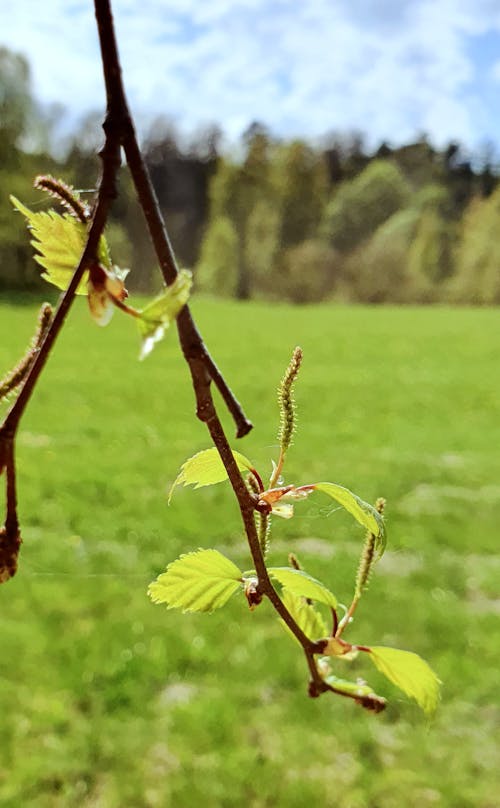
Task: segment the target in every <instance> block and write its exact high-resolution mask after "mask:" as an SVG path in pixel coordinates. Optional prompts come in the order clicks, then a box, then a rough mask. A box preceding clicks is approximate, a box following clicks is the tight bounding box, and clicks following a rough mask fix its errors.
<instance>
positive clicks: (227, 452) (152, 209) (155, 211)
mask: <svg viewBox="0 0 500 808" xmlns="http://www.w3.org/2000/svg"><path fill="white" fill-rule="evenodd" d="M95 13H96V18H97V25H98V31H99V41H100V46H101V54H102V62H103V70H104V79H105V85H106V93H107V97H108V107H109V108H111V109H113V111H114V120H115V121H116V123H117V125H119V126H120V129H121V143H122V145H123V148H124V151H125V156H126V159H127V164H128V166H129V169H130V173H131V176H132V179H133V182H134V185H135V189H136V192H137V196H138V199H139V203H140V205H141V207H142V210H143V212H144V216H145V218H146V223H147V226H148V229H149V233H150V236H151V240H152V243H153V246H154V248H155V252H156V255H157V257H158V261H159V264H160V268H161V271H162V274H163V277H164V280H165V282H166V283H167V284H171V283H172V282H173V281H174V280H175V278H176V276H177V273H178V267H177V263H176V260H175V256H174V252H173V249H172V246H171V244H170V240H169V237H168V233H167V229H166V227H165V223H164V221H163V217H162V214H161V211H160V207H159V204H158V200H157V198H156V194H155V192H154V189H153V186H152V183H151V180H150V177H149V174H148V171H147V168H146V165H145V162H144V159H143V157H142V154H141V152H140V149H139V145H138V142H137V137H136V133H135V129H134V125H133V121H132V118H131V115H130V112H129V108H128V104H127V100H126V96H125V90H124V86H123V82H122V78H121V67H120V61H119V56H118V47H117V43H116V37H115V31H114V24H113V17H112V12H111V6H110V2H109V0H95ZM177 329H178V333H179V339H180V344H181V348H182V351H183V354H184V357H185V359H186V362H187V363H188V365H189V369H190V372H191V379H192V383H193V389H194V393H195V397H196V413H197V416H198V418H199V419H200V420H201V421H204V422H205V423H206V425H207V428H208V430H209V432H210V435H211V438H212V441H213V443H214V445H215V446H216V448H217V450H218V452H219V455H220V457H221V460H222V462H223V463H224V466H225V468H226V471H227V474H228V477H229V480H230V482H231V485H232V487H233V490H234V493H235V495H236V498H237V501H238V505H239V509H240V513H241V518H242V521H243V525H244V528H245V533H246V536H247V540H248V544H249V548H250V552H251V554H252V558H253V561H254V564H255V570H256V573H257V576H258V580H259V590H260V592H261V593H262V594H263V595H265V596H266V597H267V598H268V599H269V600H270V601H271V603H272V605H273V607H274V609H275V610H276V611H277V613H278V614H279V615H280V617H281V618H282V619H283V621H284V622H285V623H286V625H287V626H288V627H289V628H290V630H291V631H292V632H293V634H294V635H295V637H296V638H297V639H298V641H299V642H300V644H301V645H302V648H303V650H304V653H305V656H306V660H307V663H308V666H309V670H310V673H311V687H310V692H311V695H319V693H321V692H323V690H325V689H326V688H325V687H324V686H323V684H324V683H323V680H322V679H321V677H320V675H319V673H318V670H317V667H316V663H315V661H314V654H315V653H320V652H321V650H322V648H323V645H324V643H321V642H320V643H313V642H312V641H311V640H310V639H309V638H308V637H307V636H306V635H305V634H304V632H303V631H302V629H301V628H300V627H299V626H298V625H297V623H296V621H295V620H294V619H293V617H292V615H291V614H290V613H289V611H288V610H287V609H286V607H285V605H284V604H283V602H282V601H281V599H280V597H279V596H278V593H277V592H276V590H275V589H274V586H273V584H272V582H271V580H270V578H269V575H268V572H267V568H266V564H265V560H264V557H263V554H262V550H261V547H260V543H259V538H258V534H257V530H256V526H255V516H254V514H255V510H256V502H255V500H254V499H253V498H252V496H251V494H250V493H249V491H248V490H247V488H246V486H245V483H244V481H243V479H242V477H241V475H240V472H239V470H238V466H237V464H236V462H235V460H234V457H233V453H232V451H231V448H230V446H229V443H228V440H227V438H226V435H225V433H224V430H223V427H222V424H221V421H220V419H219V416H218V415H217V411H216V408H215V404H214V401H213V397H212V392H211V382H212V381H213V382H214V384H215V385H216V387H217V388H218V389H219V391H220V393H221V395H222V397H223V399H224V402H225V403H226V405H227V407H228V409H229V411H230V413H231V415H232V416H233V418H234V421H235V423H236V426H237V436H238V437H241V436H243V435H245V434H247V432H249V431H250V429H251V428H252V425H251V423H250V422H249V421H248V420H247V419H246V417H245V416H244V414H243V411H242V409H241V407H240V405H239V403H238V401H237V400H236V399H235V397H234V395H233V393H232V392H231V390H230V388H229V387H228V385H227V384H226V382H225V380H224V379H223V377H222V375H221V374H220V372H219V370H218V368H217V367H216V365H215V363H214V361H213V359H212V358H211V356H210V354H209V353H208V350H207V348H206V346H205V344H204V342H203V340H202V338H201V335H200V333H199V331H198V329H197V328H196V325H195V323H194V320H193V318H192V316H191V312H190V310H189V307H188V306H185V307H184V308H183V309H182V311H181V312H180V314H179V316H178V317H177Z"/></svg>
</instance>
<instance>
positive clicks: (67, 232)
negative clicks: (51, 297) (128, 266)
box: [10, 196, 112, 295]
mask: <svg viewBox="0 0 500 808" xmlns="http://www.w3.org/2000/svg"><path fill="white" fill-rule="evenodd" d="M10 200H11V202H12V204H13V205H14V207H15V208H17V210H18V211H20V213H22V214H23V216H25V217H26V219H27V221H28V228H29V229H30V230H31V233H32V235H33V239H32V241H31V244H32V245H33V247H34V248H35V249H36V250H38V252H39V255H35V261H37V263H39V264H40V266H42V267H43V268H44V270H45V272H43V273H42V278H44V280H46V281H48V282H49V283H52V284H53V285H54V286H57V288H58V289H63V290H64V289H67V288H68V286H69V282H70V280H71V278H72V276H73V273H74V271H75V269H76V267H77V266H78V264H79V262H80V258H81V256H82V252H83V249H84V247H85V242H86V240H87V225H86V224H84V223H83V222H80V221H78V219H75V217H74V216H71V215H70V214H68V213H65V214H64V215H62V216H61V215H60V214H59V213H56V212H55V211H54V210H49V211H41V212H39V213H34V212H33V211H31V210H29V208H27V207H26V206H25V205H23V204H22V203H21V202H19V200H18V199H16V198H15V197H14V196H11V197H10ZM97 258H98V260H99V261H100V263H101V264H102V265H103V266H104V267H106V268H107V269H111V268H112V267H111V259H110V256H109V250H108V246H107V243H106V239H105V238H104V236H101V240H100V242H99V249H98V256H97ZM87 281H88V272H85V273H84V275H83V277H82V280H81V281H80V283H79V285H78V289H77V294H78V295H85V294H87Z"/></svg>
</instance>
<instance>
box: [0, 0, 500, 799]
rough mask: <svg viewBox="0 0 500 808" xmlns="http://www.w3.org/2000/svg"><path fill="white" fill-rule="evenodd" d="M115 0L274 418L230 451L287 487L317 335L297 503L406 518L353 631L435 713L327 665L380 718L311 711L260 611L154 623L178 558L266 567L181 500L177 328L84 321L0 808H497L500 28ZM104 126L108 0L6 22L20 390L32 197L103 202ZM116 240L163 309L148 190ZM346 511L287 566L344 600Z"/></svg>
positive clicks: (54, 437) (30, 519) (27, 323)
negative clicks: (143, 345)
mask: <svg viewBox="0 0 500 808" xmlns="http://www.w3.org/2000/svg"><path fill="white" fill-rule="evenodd" d="M114 9H115V16H116V26H117V32H118V38H119V43H120V48H121V53H122V60H123V68H124V78H125V84H126V87H127V90H128V93H129V97H130V103H131V107H132V111H133V113H134V115H135V117H136V123H137V127H138V130H139V134H140V138H141V142H142V146H143V150H144V154H145V157H146V160H147V164H148V167H149V170H150V172H151V176H152V179H153V182H154V185H155V187H156V191H157V194H158V197H159V200H160V204H161V207H162V210H163V212H164V214H165V217H166V221H167V224H168V229H169V232H170V235H171V238H172V241H173V245H174V248H175V251H176V253H177V255H178V258H179V261H180V263H181V264H182V265H183V266H186V267H189V268H191V269H192V270H193V271H194V273H195V294H194V295H193V300H192V309H193V313H194V315H195V318H196V321H197V323H198V324H199V326H200V328H201V331H202V333H203V335H204V337H205V339H206V341H207V344H208V346H209V348H210V350H211V352H212V353H213V355H214V357H215V359H216V361H217V363H218V365H219V366H220V367H221V370H222V371H223V373H224V374H225V376H226V377H227V379H228V381H229V383H230V385H231V386H232V387H233V389H234V390H235V393H236V395H237V396H238V398H239V399H240V400H241V402H242V404H243V406H244V409H245V411H246V413H247V415H248V416H249V417H250V418H251V419H252V420H253V421H254V423H255V428H254V430H253V431H252V432H251V433H250V434H249V435H248V436H247V437H245V439H244V440H243V441H238V442H236V441H235V440H233V444H232V445H233V446H234V447H235V448H237V449H238V450H240V451H241V452H243V453H244V454H245V455H246V456H248V457H249V458H251V459H252V460H253V462H254V463H255V465H256V468H257V469H258V470H259V471H260V473H261V476H263V477H266V475H268V474H270V473H271V459H272V458H274V459H276V456H277V451H278V449H277V437H276V433H277V426H278V424H277V421H278V407H277V402H276V386H277V384H278V381H279V379H280V377H281V376H282V374H283V371H284V369H285V367H286V365H287V363H288V361H289V357H290V354H291V352H292V350H293V348H294V346H295V345H301V347H302V348H303V350H304V364H303V367H302V369H301V372H300V376H299V379H298V383H297V394H296V397H297V404H298V418H299V428H298V432H297V435H296V439H295V442H294V445H293V446H292V448H291V450H290V452H289V454H288V457H287V466H286V468H285V481H286V483H295V484H299V483H308V482H314V481H316V480H331V481H334V482H338V483H341V484H343V485H345V486H347V487H348V488H350V489H351V490H353V491H355V492H356V493H357V494H358V495H359V496H361V497H362V498H363V499H365V500H367V501H369V502H374V501H375V499H376V498H377V497H378V496H381V495H383V496H385V497H386V498H387V511H386V513H387V526H388V549H387V551H386V553H385V555H384V557H383V559H382V560H381V561H380V562H379V563H378V564H377V566H376V568H375V570H374V575H373V578H372V581H371V583H370V588H369V591H368V592H367V593H366V595H365V596H364V599H363V601H362V602H361V604H360V607H359V609H358V611H357V613H356V620H355V623H354V624H353V626H352V628H350V629H349V633H348V634H347V636H346V639H348V640H351V641H353V642H359V643H364V644H373V645H377V644H380V645H387V646H394V647H399V648H403V649H407V650H411V651H415V652H417V653H419V654H420V655H421V656H423V657H424V658H425V659H427V660H428V662H429V663H430V664H431V666H432V667H433V668H434V669H435V670H436V672H437V673H438V675H439V676H440V678H441V679H442V681H443V691H442V702H441V704H440V706H439V708H438V710H437V713H436V715H435V716H434V717H433V718H432V719H430V718H427V717H425V716H423V715H422V714H421V712H420V711H419V709H418V708H417V707H416V705H415V704H414V703H412V702H411V701H410V700H409V699H408V698H406V696H405V695H404V694H403V693H402V692H401V691H399V690H397V689H396V688H395V687H394V686H393V685H391V684H390V683H389V682H388V681H386V680H384V679H383V678H382V676H381V675H379V673H378V672H377V671H375V670H374V669H372V668H367V665H366V664H363V660H359V659H358V660H355V661H354V662H353V663H346V662H344V661H342V660H340V661H339V662H338V664H337V667H336V673H337V674H338V675H339V676H341V677H346V678H350V679H352V680H356V679H357V678H362V679H365V678H366V679H367V680H368V682H369V683H370V684H371V685H372V686H373V687H374V688H376V690H377V692H379V693H380V694H381V695H383V696H385V697H387V699H388V706H387V709H386V711H385V712H384V713H382V714H380V715H378V716H375V715H372V714H369V713H367V712H366V711H363V710H361V709H360V708H359V707H358V706H357V705H354V704H351V703H350V702H349V703H346V702H347V700H343V699H340V698H333V697H332V698H329V697H328V696H323V697H321V698H320V699H316V700H312V699H308V698H307V670H306V667H305V663H304V660H303V657H302V655H301V653H300V651H299V649H298V648H297V647H296V646H295V644H294V643H293V642H292V641H291V640H290V638H289V637H288V636H287V635H286V634H285V632H284V631H283V630H282V627H281V626H280V625H279V622H278V621H277V620H276V619H275V617H274V614H273V613H272V611H271V609H270V608H268V605H267V604H266V603H264V604H262V606H260V607H259V608H258V609H256V610H255V611H254V612H252V613H249V611H248V608H247V606H246V603H245V602H244V599H243V598H242V597H240V598H238V596H235V597H234V598H232V599H231V601H230V602H229V603H228V604H227V605H226V606H225V608H224V609H222V610H220V611H219V612H216V613H215V614H213V615H211V616H208V615H197V614H194V615H181V614H178V613H177V612H175V611H167V610H166V609H165V608H164V607H159V606H154V605H153V604H152V603H151V602H150V600H149V599H148V597H147V595H146V591H147V586H148V584H149V582H150V581H151V580H153V579H154V578H155V577H156V576H157V575H158V574H159V573H160V572H162V571H163V570H164V569H165V567H166V565H167V564H168V563H169V562H170V561H172V560H173V559H174V558H175V557H176V556H178V555H179V554H180V553H185V552H188V551H190V550H194V549H196V548H198V547H215V548H217V549H218V550H220V551H221V552H223V553H225V554H226V555H227V556H228V557H229V558H231V559H232V560H233V561H234V562H235V563H236V564H238V565H239V566H240V568H241V569H248V568H249V567H250V566H251V563H252V562H251V559H250V558H249V554H248V548H247V546H246V542H245V541H244V538H243V536H242V530H241V522H240V519H239V514H238V511H237V508H236V506H235V502H234V499H233V497H232V496H231V492H230V490H229V488H228V487H227V486H225V485H224V484H221V485H217V486H213V487H211V488H206V489H201V490H200V491H192V490H190V489H186V490H179V491H177V492H176V495H175V496H174V498H173V500H172V504H171V506H170V508H168V509H167V504H166V500H167V491H168V489H169V487H170V485H171V483H172V481H173V480H174V479H175V478H176V476H177V473H178V470H179V467H180V465H181V463H183V462H184V460H185V459H186V458H188V457H190V456H191V455H193V454H194V453H195V452H197V451H199V450H201V449H204V448H207V447H208V445H209V441H208V439H207V435H206V430H205V428H204V426H203V425H202V424H201V423H200V422H198V421H197V420H196V418H195V414H194V401H193V393H192V389H191V386H190V381H189V378H188V372H187V369H186V367H185V363H184V362H183V359H182V357H181V356H180V352H179V349H178V345H177V342H176V338H175V333H172V334H169V335H168V338H167V339H166V340H165V341H164V342H163V343H161V344H160V345H158V346H157V347H156V348H155V351H154V352H153V354H152V355H151V356H150V357H148V358H147V360H146V361H145V362H143V363H139V362H137V361H136V357H137V354H138V351H139V340H138V336H137V334H136V333H135V330H134V329H135V327H134V325H133V323H132V322H131V318H126V317H123V316H121V313H120V312H116V313H115V316H114V318H113V320H112V322H111V323H110V325H109V327H108V328H106V329H100V328H97V327H96V326H95V324H94V323H93V322H92V321H91V319H90V317H89V314H88V310H87V308H88V307H87V303H86V301H85V300H84V299H79V300H77V301H75V304H74V306H73V309H72V311H71V315H70V316H69V317H68V320H67V323H66V325H65V328H64V332H63V333H62V334H61V337H60V339H59V340H58V342H57V344H56V346H55V349H54V351H53V353H52V355H51V357H50V361H49V362H48V363H47V366H46V368H45V370H44V373H43V378H42V379H41V380H40V383H39V386H38V387H37V390H36V392H35V395H34V397H33V400H32V402H31V403H30V406H29V408H28V410H27V412H26V414H25V416H24V417H23V421H22V424H21V429H20V432H19V435H18V438H17V463H18V489H19V491H18V493H19V510H20V519H21V524H22V534H23V539H24V543H23V546H22V549H21V556H20V566H19V570H18V573H17V575H16V576H15V578H14V579H12V581H9V582H8V583H7V584H5V585H2V586H1V587H0V632H1V635H0V636H1V645H0V714H1V715H2V720H1V721H0V806H1V808H68V807H69V808H124V807H125V806H126V807H127V808H191V807H192V806H193V804H197V803H199V804H201V805H203V806H206V808H233V806H235V805H249V806H251V807H252V808H306V807H307V806H310V805H322V806H327V808H330V806H331V807H332V808H400V807H401V805H406V806H408V808H442V806H444V808H497V806H498V771H499V770H500V755H499V748H498V744H497V743H496V738H497V733H498V726H499V723H500V711H499V706H498V640H499V630H498V614H499V609H500V604H499V599H498V581H499V573H500V559H499V556H498V525H499V524H500V485H499V482H498V481H499V479H500V455H499V452H498V447H499V445H500V427H499V424H500V381H499V379H500V376H499V373H498V357H499V356H500V329H499V327H498V310H497V308H496V307H495V306H494V305H493V304H498V303H499V302H500V239H499V237H498V233H499V232H500V185H499V183H498V177H499V170H500V157H499V145H498V144H499V138H500V134H499V133H500V105H499V103H498V91H499V88H500V6H499V4H498V3H497V2H493V1H492V0H474V2H472V0H433V2H430V0H412V2H407V3H401V2H396V1H395V0H380V2H369V0H349V2H347V0H346V2H341V0H338V1H337V2H332V0H276V1H275V2H266V0H234V1H232V0H212V2H210V3H200V2H198V1H197V0H141V3H136V2H134V0H116V2H115V3H114ZM103 111H104V93H103V85H102V77H101V67H100V57H99V52H98V42H97V36H96V32H95V21H94V16H93V9H92V4H91V2H90V0H71V2H68V0H45V2H44V3H39V2H35V0H23V2H22V3H17V4H7V3H3V4H0V375H3V373H4V372H5V371H7V370H8V369H9V368H10V367H12V366H14V365H15V363H16V362H17V361H18V360H19V357H20V355H21V354H22V352H23V350H24V348H25V346H26V345H27V344H29V340H30V336H31V334H32V333H33V330H34V327H35V322H36V317H37V311H38V308H39V306H40V303H41V301H42V300H43V299H45V298H47V297H48V299H51V300H55V299H56V291H57V290H55V289H53V288H52V287H49V286H48V285H47V284H45V283H44V282H42V281H41V280H40V279H39V270H38V268H37V265H36V263H35V262H34V260H33V255H32V248H31V246H30V244H29V234H28V233H27V231H26V227H25V222H24V221H23V217H21V216H20V215H18V214H15V213H14V212H13V210H12V206H11V205H10V203H9V200H8V196H9V194H14V195H15V196H17V197H18V198H19V199H20V200H22V201H23V202H24V203H25V204H27V205H29V206H31V207H33V208H34V209H35V210H41V209H44V208H45V207H47V206H49V205H50V201H49V200H47V199H44V198H43V195H42V194H41V193H40V192H38V191H35V190H34V189H33V185H32V183H33V178H34V177H35V176H36V175H38V174H40V173H52V174H54V175H55V176H56V177H61V178H62V179H64V180H65V181H66V182H70V183H73V184H74V185H75V187H76V188H78V189H81V190H82V194H83V195H84V197H85V198H86V199H91V198H92V194H93V189H94V188H95V184H96V179H97V177H98V173H99V159H98V158H97V157H96V150H97V149H98V148H99V146H100V144H101V143H102V131H101V121H102V117H103ZM107 233H108V236H109V240H110V242H111V244H112V256H113V260H114V261H115V262H116V263H117V264H120V265H121V266H124V267H126V266H128V267H130V268H131V270H132V271H131V274H130V276H129V278H127V285H128V286H129V288H131V291H133V292H136V293H140V294H141V295H142V294H146V293H147V294H150V293H151V292H154V291H156V290H157V289H158V288H159V286H160V283H161V281H160V277H159V273H158V271H157V267H156V264H155V260H154V257H153V254H152V251H151V247H150V245H149V241H148V238H147V234H146V231H145V228H144V224H143V220H142V214H141V212H140V210H139V209H138V207H137V204H136V202H135V199H134V194H133V189H132V187H131V184H130V181H129V178H128V176H127V171H126V169H125V168H124V169H123V170H122V172H121V178H120V196H119V198H118V199H117V201H116V204H115V206H114V208H113V213H112V219H111V222H110V224H109V227H108V230H107ZM297 304H301V305H297ZM373 304H385V305H373ZM402 304H404V305H402ZM452 304H453V305H452ZM454 304H457V305H454ZM459 304H460V305H459ZM464 304H467V305H464ZM172 331H173V329H172ZM9 404H10V402H9V401H7V402H5V401H2V402H0V416H1V417H3V415H4V414H5V412H6V411H7V409H8V407H9ZM221 410H222V413H223V419H224V423H225V425H226V427H227V431H228V435H230V436H231V438H232V436H233V435H234V428H233V424H232V423H231V421H230V419H229V418H228V417H227V415H226V413H225V412H224V410H223V408H222V407H221ZM329 506H330V501H329V500H328V501H324V500H323V499H321V498H320V496H318V497H317V498H316V500H315V501H313V498H312V497H311V498H310V499H309V500H307V502H304V503H299V504H298V505H297V508H296V516H295V517H294V518H293V519H291V520H289V521H285V520H279V523H278V520H275V521H276V524H274V527H273V540H272V545H271V553H270V562H271V563H272V564H273V565H275V566H282V565H286V564H287V563H288V562H287V558H288V553H289V552H290V551H293V552H294V553H295V554H296V555H298V557H299V559H300V561H301V563H302V564H303V566H304V568H305V569H306V570H307V571H308V572H309V573H310V574H311V575H313V576H316V577H318V578H320V579H321V580H324V581H325V583H326V584H327V585H328V586H329V587H330V588H331V589H332V591H334V592H335V593H336V595H337V597H338V599H339V602H342V603H348V602H349V600H350V598H351V595H352V588H353V583H354V576H355V571H356V568H357V564H358V557H359V551H360V549H361V546H362V542H363V531H362V529H361V528H358V526H357V525H356V524H354V523H353V520H352V519H351V518H350V517H349V515H348V514H345V513H342V512H341V511H339V510H336V509H334V508H333V509H332V508H331V507H329ZM326 617H327V615H326Z"/></svg>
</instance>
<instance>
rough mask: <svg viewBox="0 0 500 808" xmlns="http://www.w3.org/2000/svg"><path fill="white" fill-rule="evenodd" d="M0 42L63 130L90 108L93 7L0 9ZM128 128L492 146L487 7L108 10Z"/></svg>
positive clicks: (499, 25) (32, 2) (213, 5)
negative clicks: (164, 123)
mask: <svg viewBox="0 0 500 808" xmlns="http://www.w3.org/2000/svg"><path fill="white" fill-rule="evenodd" d="M0 6H1V8H0V45H5V46H7V47H8V48H10V49H12V50H15V51H17V52H21V53H24V54H25V55H26V56H27V57H28V58H29V61H30V64H31V69H32V89H33V93H34V95H35V97H36V98H37V99H38V100H39V101H40V102H41V103H42V104H44V105H51V104H54V103H59V104H62V105H63V106H64V108H65V109H66V114H65V118H64V119H63V125H65V126H67V127H69V126H70V125H73V124H74V123H75V122H76V121H77V120H79V119H81V118H82V117H83V116H84V115H85V114H86V113H88V112H89V111H92V110H96V111H99V112H100V111H102V109H103V106H104V91H103V82H102V76H101V65H100V57H99V47H98V39H97V33H96V26H95V20H94V13H93V4H92V0H43V2H40V0H20V2H18V3H7V2H3V3H1V4H0ZM113 9H114V15H115V22H116V28H117V34H118V40H119V47H120V52H121V58H122V66H123V71H124V78H125V85H126V90H127V94H128V98H129V101H130V106H131V108H132V112H133V113H134V115H135V116H136V118H137V119H138V123H139V127H141V124H142V126H143V127H144V126H145V124H146V123H147V122H148V121H151V120H152V119H154V118H155V117H157V116H166V117H167V118H170V119H172V120H173V121H175V122H176V124H177V126H178V128H179V130H180V131H181V133H182V132H183V133H185V134H189V133H192V132H194V131H195V130H197V129H199V128H201V127H204V126H207V125H210V124H213V123H217V124H220V125H221V127H222V128H223V130H224V131H225V133H226V134H227V136H228V138H229V140H230V141H231V140H233V141H236V139H237V138H238V136H239V135H240V134H241V133H242V132H243V131H244V130H245V129H246V127H247V126H248V125H249V124H250V123H251V122H252V121H260V122H262V123H264V124H266V125H267V126H268V127H269V128H270V129H271V131H272V132H273V133H274V134H276V135H278V136H283V137H295V136H300V137H306V138H309V139H318V138H320V137H321V136H324V135H326V134H327V133H331V132H341V133H342V132H343V133H349V132H353V131H361V132H363V133H364V134H365V136H366V142H367V144H368V145H369V146H373V147H375V146H376V145H378V144H379V143H380V142H381V141H383V140H386V141H388V142H390V143H392V144H395V145H397V144H398V143H403V142H408V140H410V139H412V138H415V137H417V136H420V135H422V134H426V135H427V136H428V137H429V139H430V140H431V141H432V142H433V143H434V144H435V145H437V146H442V145H444V144H445V143H447V142H448V141H450V140H458V141H460V142H461V143H462V144H463V145H464V146H465V147H466V148H469V149H471V150H477V149H478V148H480V147H481V146H483V145H484V144H485V143H486V142H488V141H490V142H493V143H494V144H495V145H497V144H498V145H500V103H499V102H500V0H406V2H405V0H140V2H139V1H138V0H114V3H113Z"/></svg>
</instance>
